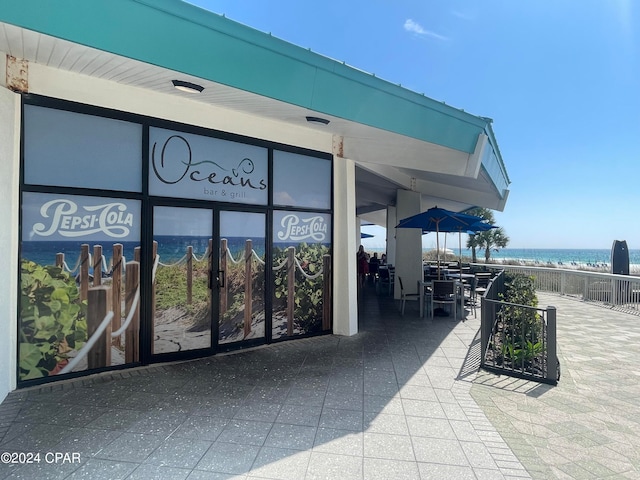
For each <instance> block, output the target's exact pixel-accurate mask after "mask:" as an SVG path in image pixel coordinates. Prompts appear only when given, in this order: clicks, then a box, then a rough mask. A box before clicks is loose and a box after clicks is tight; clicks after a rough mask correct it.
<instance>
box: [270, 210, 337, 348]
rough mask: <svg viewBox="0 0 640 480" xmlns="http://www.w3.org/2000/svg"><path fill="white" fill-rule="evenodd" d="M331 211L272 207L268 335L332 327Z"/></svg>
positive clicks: (290, 334) (291, 333) (299, 332)
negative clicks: (279, 209) (271, 301)
mask: <svg viewBox="0 0 640 480" xmlns="http://www.w3.org/2000/svg"><path fill="white" fill-rule="evenodd" d="M330 266H331V216H330V215H328V214H322V213H315V212H311V213H304V212H286V211H277V212H274V213H273V271H274V274H273V275H274V285H273V327H272V338H274V339H277V338H282V337H288V336H295V335H307V334H311V333H317V332H321V331H327V330H330V329H331V287H330V285H331V274H330V273H331V272H330Z"/></svg>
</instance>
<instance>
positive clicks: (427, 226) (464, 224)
mask: <svg viewBox="0 0 640 480" xmlns="http://www.w3.org/2000/svg"><path fill="white" fill-rule="evenodd" d="M483 220H484V219H483V218H482V217H477V216H475V215H468V214H466V213H457V212H453V211H451V210H446V209H444V208H438V207H437V206H436V207H433V208H430V209H429V210H427V211H424V212H422V213H418V214H416V215H412V216H410V217H407V218H403V219H402V220H400V223H398V225H396V228H420V229H422V233H427V232H436V248H437V255H438V277H440V232H460V233H462V232H463V231H465V232H466V231H467V230H471V229H472V228H473V226H474V225H477V224H480V223H482V221H483ZM476 228H484V227H477V226H476ZM461 242H462V240H461ZM460 250H462V246H461V247H460Z"/></svg>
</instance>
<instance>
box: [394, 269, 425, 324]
mask: <svg viewBox="0 0 640 480" xmlns="http://www.w3.org/2000/svg"><path fill="white" fill-rule="evenodd" d="M398 285H400V300H402V307H401V310H400V311H401V312H402V316H404V305H405V303H406V302H407V299H409V300H420V292H416V293H405V292H404V285H403V284H402V277H400V276H398ZM418 285H419V283H418Z"/></svg>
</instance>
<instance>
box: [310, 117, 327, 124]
mask: <svg viewBox="0 0 640 480" xmlns="http://www.w3.org/2000/svg"><path fill="white" fill-rule="evenodd" d="M307 122H310V123H321V124H323V125H328V124H329V120H327V119H326V118H320V117H307Z"/></svg>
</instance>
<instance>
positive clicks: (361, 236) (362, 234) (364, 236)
mask: <svg viewBox="0 0 640 480" xmlns="http://www.w3.org/2000/svg"><path fill="white" fill-rule="evenodd" d="M372 237H373V235H371V234H370V233H364V232H360V238H372Z"/></svg>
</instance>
